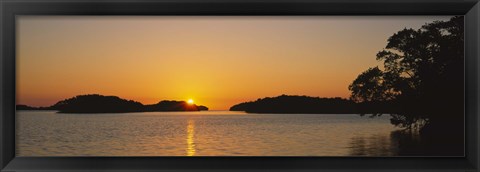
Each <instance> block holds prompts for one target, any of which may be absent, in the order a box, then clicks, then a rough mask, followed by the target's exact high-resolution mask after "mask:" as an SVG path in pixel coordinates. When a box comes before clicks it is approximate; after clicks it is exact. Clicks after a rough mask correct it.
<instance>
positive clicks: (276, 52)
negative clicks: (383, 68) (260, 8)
mask: <svg viewBox="0 0 480 172" xmlns="http://www.w3.org/2000/svg"><path fill="white" fill-rule="evenodd" d="M448 18H449V17H443V18H442V17H435V16H409V17H402V16H388V17H378V16H370V17H366V16H363V17H361V16H359V17H348V16H344V17H335V16H317V17H300V16H298V17H288V16H285V17H267V16H264V17H262V16H255V17H240V16H239V17H234V16H223V17H222V16H218V17H213V16H204V17H187V16H143V17H142V16H135V17H134V16H130V17H127V16H124V17H114V16H95V17H88V16H19V17H18V18H17V21H18V22H17V26H18V27H17V33H18V34H17V54H16V55H17V59H16V60H17V68H16V69H17V89H16V90H17V104H26V105H30V106H50V105H52V104H54V103H56V102H57V101H60V100H63V99H66V98H70V97H73V96H76V95H82V94H102V95H115V96H119V97H121V98H124V99H129V100H135V101H139V102H141V103H143V104H155V103H158V102H159V101H161V100H188V98H195V99H197V101H196V102H195V103H196V104H198V105H205V106H207V107H209V109H212V110H227V109H229V108H230V107H231V106H232V105H234V104H237V103H241V102H245V101H252V100H256V99H258V98H263V97H273V96H279V95H282V94H288V95H308V96H315V97H343V98H347V97H348V96H349V94H350V93H349V91H348V89H347V87H348V85H349V84H350V83H351V81H353V80H354V79H355V78H356V77H357V75H358V74H360V73H361V72H362V71H364V70H365V69H367V68H368V67H372V66H377V65H379V62H377V61H376V60H375V55H376V53H377V52H378V51H379V50H381V49H382V48H384V47H385V45H386V41H387V39H388V37H389V36H391V35H392V34H393V33H394V32H396V31H398V30H401V29H403V28H405V27H413V28H418V27H420V26H421V25H423V24H424V23H425V22H430V21H433V20H441V19H448ZM198 100H201V101H198Z"/></svg>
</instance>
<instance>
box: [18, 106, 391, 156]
mask: <svg viewBox="0 0 480 172" xmlns="http://www.w3.org/2000/svg"><path fill="white" fill-rule="evenodd" d="M389 119H390V117H389V116H388V115H384V116H381V117H378V118H369V117H360V116H359V115H356V114H246V113H243V112H229V111H201V112H141V113H121V114H60V113H56V111H18V112H17V131H16V134H17V140H16V141H17V148H16V153H17V155H18V156H349V155H361V156H362V155H366V156H392V155H396V154H397V149H398V144H397V141H396V140H395V139H394V138H392V133H393V132H395V130H398V128H395V127H394V126H392V125H391V124H390V122H389Z"/></svg>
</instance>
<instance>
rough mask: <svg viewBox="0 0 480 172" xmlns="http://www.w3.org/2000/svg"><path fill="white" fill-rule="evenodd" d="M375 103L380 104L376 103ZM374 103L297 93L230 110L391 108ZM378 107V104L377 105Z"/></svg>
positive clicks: (323, 111)
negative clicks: (299, 94) (379, 106)
mask: <svg viewBox="0 0 480 172" xmlns="http://www.w3.org/2000/svg"><path fill="white" fill-rule="evenodd" d="M375 105H378V103H377V104H375ZM371 107H372V104H367V103H355V102H354V101H352V100H349V99H343V98H339V97H335V98H320V97H309V96H297V95H281V96H277V97H266V98H262V99H257V100H256V101H250V102H244V103H240V104H237V105H234V106H232V107H231V108H230V111H245V112H247V113H279V114H282V113H283V114H287V113H306V114H368V113H378V112H385V113H386V112H387V111H389V109H390V108H388V107H389V106H387V105H386V104H385V106H383V107H385V108H371ZM377 107H378V106H377Z"/></svg>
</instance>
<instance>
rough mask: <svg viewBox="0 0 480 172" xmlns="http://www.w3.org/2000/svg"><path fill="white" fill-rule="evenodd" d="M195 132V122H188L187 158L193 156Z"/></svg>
mask: <svg viewBox="0 0 480 172" xmlns="http://www.w3.org/2000/svg"><path fill="white" fill-rule="evenodd" d="M194 132H195V121H193V120H188V125H187V156H193V155H195V141H194V139H193V134H194Z"/></svg>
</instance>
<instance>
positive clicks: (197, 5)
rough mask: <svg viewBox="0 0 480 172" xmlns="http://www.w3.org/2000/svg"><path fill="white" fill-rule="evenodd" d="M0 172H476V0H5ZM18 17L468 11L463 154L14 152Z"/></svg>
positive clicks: (0, 0) (0, 19)
mask: <svg viewBox="0 0 480 172" xmlns="http://www.w3.org/2000/svg"><path fill="white" fill-rule="evenodd" d="M0 15H1V16H0V23H1V28H0V29H1V30H0V38H1V42H0V54H1V62H0V82H1V83H0V90H1V96H0V113H1V114H0V115H1V118H0V125H1V127H0V140H1V142H0V169H1V171H35V170H44V171H54V170H59V171H118V170H132V171H152V170H156V171H211V170H216V171H246V170H248V171H337V172H338V171H440V170H443V171H478V170H479V164H480V161H479V155H480V151H479V150H480V149H479V138H480V137H479V132H478V131H479V124H480V121H479V118H478V106H479V105H480V102H479V96H480V94H479V87H478V81H479V75H478V68H479V66H480V63H479V60H478V58H479V57H480V56H479V53H480V50H479V40H480V34H479V32H480V18H479V16H480V4H479V1H478V0H243V1H241V0H203V1H201V0H106V1H100V0H98V1H91V0H61V1H60V0H0ZM18 15H251V16H255V15H465V88H466V89H465V99H466V100H465V113H466V114H465V117H466V123H465V125H466V130H465V133H466V145H465V146H466V147H465V148H466V151H465V157H391V158H381V157H15V22H16V20H15V17H16V16H18Z"/></svg>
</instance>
